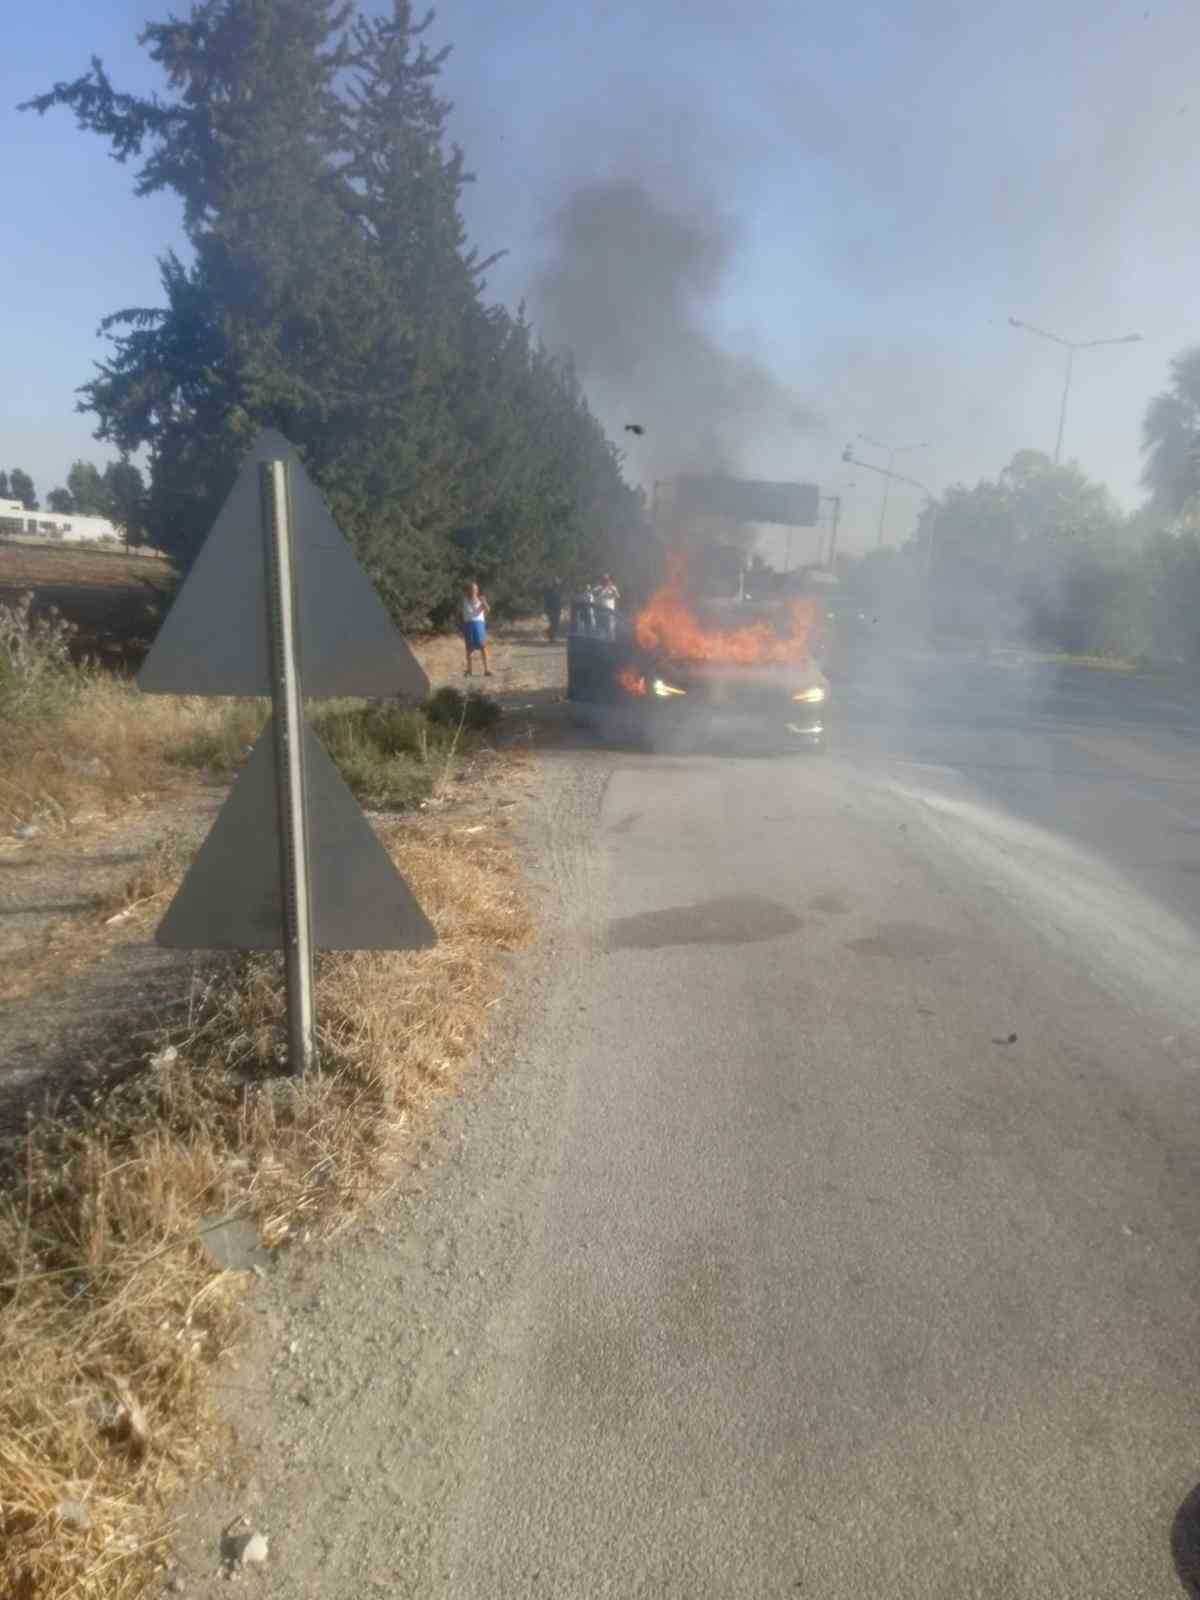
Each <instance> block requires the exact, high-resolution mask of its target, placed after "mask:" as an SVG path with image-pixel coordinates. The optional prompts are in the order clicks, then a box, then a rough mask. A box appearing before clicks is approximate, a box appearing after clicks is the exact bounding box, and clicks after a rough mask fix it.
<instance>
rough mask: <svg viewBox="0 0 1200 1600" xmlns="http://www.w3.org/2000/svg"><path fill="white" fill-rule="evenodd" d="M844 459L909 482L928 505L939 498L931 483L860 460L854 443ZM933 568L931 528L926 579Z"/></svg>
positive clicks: (883, 474) (888, 476)
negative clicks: (855, 451)
mask: <svg viewBox="0 0 1200 1600" xmlns="http://www.w3.org/2000/svg"><path fill="white" fill-rule="evenodd" d="M842 460H843V461H845V462H848V463H849V464H850V466H852V467H865V468H866V470H867V471H868V472H878V473H879V474H880V476H881V477H884V478H888V479H891V478H895V480H896V482H897V483H907V484H908V486H909V488H911V489H920V491H921V493H922V494H923V495H924V496H925V500H926V503H927V504H928V505H932V504H933V503H934V501H935V499H936V498H937V497H936V495H935V494H934V492H933V490H932V489H931V488H930V487H929V485H928V484H925V483H921V482H920V481H919V479H917V478H906V477H905V476H904V474H903V473H901V472H893V471H892V470H891V468H890V467H877V466H874V465H873V464H872V463H871V462H870V461H860V460H859V458H858V457H857V456H856V455H855V454H854V446H853V445H849V444H848V445H847V446H846V448H845V449H844V450H843V451H842ZM932 570H933V533H932V530H931V531H930V535H929V554H928V555H927V556H926V559H925V576H926V581H928V578H929V575H930V573H931V572H932Z"/></svg>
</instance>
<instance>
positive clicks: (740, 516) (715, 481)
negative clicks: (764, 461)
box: [674, 477, 821, 528]
mask: <svg viewBox="0 0 1200 1600" xmlns="http://www.w3.org/2000/svg"><path fill="white" fill-rule="evenodd" d="M820 496H821V491H820V489H819V488H818V487H817V485H816V484H815V483H766V482H763V481H761V480H760V479H757V478H725V477H681V478H680V479H679V480H678V484H677V487H676V492H675V507H674V509H675V511H676V513H677V514H682V515H685V516H686V515H688V514H689V513H701V514H704V513H707V514H708V515H709V516H720V517H731V518H732V519H733V520H734V521H735V522H778V523H782V524H784V525H785V526H788V527H793V528H813V527H816V524H817V516H818V513H819V511H820Z"/></svg>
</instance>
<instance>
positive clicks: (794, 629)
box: [634, 563, 816, 694]
mask: <svg viewBox="0 0 1200 1600" xmlns="http://www.w3.org/2000/svg"><path fill="white" fill-rule="evenodd" d="M786 616H787V621H788V624H789V631H788V632H786V633H785V632H783V631H781V630H780V629H779V628H776V627H775V626H773V625H772V624H771V623H769V622H753V623H748V624H746V625H745V626H743V627H740V628H706V627H705V626H704V625H703V623H701V622H700V620H699V618H698V617H697V616H696V615H695V613H694V612H693V611H692V609H691V607H690V605H689V604H688V602H687V599H686V597H685V595H684V592H683V567H682V565H681V564H680V563H676V564H675V565H673V567H672V568H671V570H670V571H669V573H668V576H667V581H666V583H664V584H663V585H662V587H661V588H660V589H658V590H656V591H655V593H654V594H653V595H652V596H651V597H650V601H649V603H648V604H647V605H646V607H645V608H644V610H642V611H640V612H639V613H638V616H637V620H636V622H635V623H634V630H635V632H636V635H637V641H638V643H639V644H640V645H641V646H642V648H643V649H645V650H653V651H655V652H656V653H657V654H659V655H665V656H667V657H669V658H671V659H672V660H675V661H720V662H727V663H732V664H734V665H737V666H743V667H753V666H764V665H766V664H768V663H771V662H802V661H805V660H807V658H808V655H809V637H810V635H811V633H812V630H813V627H814V625H815V623H816V606H815V604H814V602H813V601H812V600H793V601H791V602H790V604H789V605H788V607H787V611H786ZM635 692H640V693H642V694H644V693H645V682H644V680H643V686H642V689H641V690H640V691H635Z"/></svg>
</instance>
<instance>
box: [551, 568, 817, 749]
mask: <svg viewBox="0 0 1200 1600" xmlns="http://www.w3.org/2000/svg"><path fill="white" fill-rule="evenodd" d="M708 570H709V572H710V573H711V570H712V563H711V562H710V563H709V568H708ZM781 578H785V579H790V580H791V581H780V580H781ZM729 587H730V585H729V583H728V580H727V578H726V581H725V582H724V583H723V584H722V583H721V582H720V580H719V579H718V580H717V581H714V580H713V579H712V577H711V576H710V577H709V579H708V581H707V582H705V581H704V580H703V579H701V581H696V580H695V579H693V580H692V581H691V582H689V581H688V578H687V576H686V574H685V572H684V571H683V570H682V568H681V567H676V568H675V569H674V570H673V571H671V572H669V573H668V575H667V578H666V581H665V582H664V583H663V584H662V585H661V586H660V587H659V588H658V589H657V590H656V591H655V593H654V594H653V596H652V597H651V599H650V600H649V601H648V603H647V604H646V605H645V606H644V607H642V608H641V609H640V610H639V611H638V612H637V613H636V614H635V615H634V616H632V617H626V616H622V615H618V616H617V617H616V618H615V619H610V618H607V617H605V618H597V617H595V616H594V615H593V614H589V612H588V610H587V608H586V607H585V608H581V609H580V610H578V611H577V612H576V614H575V615H574V616H573V617H572V622H571V627H570V630H569V632H568V636H567V698H568V700H569V701H570V702H571V704H572V706H573V707H574V708H575V711H576V715H577V716H578V717H579V718H580V719H581V720H587V721H589V722H592V723H594V724H596V725H598V726H600V727H601V728H602V729H606V730H609V731H611V732H613V733H615V734H617V735H618V736H624V737H629V736H632V737H635V738H637V739H638V740H639V741H640V742H645V743H647V744H650V745H652V746H663V745H667V746H669V747H672V748H679V747H680V746H681V745H682V744H685V743H686V744H688V745H693V744H701V745H706V746H709V747H718V748H719V747H726V746H730V745H733V746H736V747H739V748H744V747H746V746H747V745H753V746H754V747H755V748H763V747H766V748H769V749H771V750H782V749H797V748H802V747H809V748H818V749H819V748H821V747H823V745H824V743H825V737H826V730H827V727H828V713H829V693H830V686H829V681H828V679H827V678H826V676H825V674H824V672H823V671H822V670H821V667H820V665H819V661H818V656H819V654H820V651H821V649H822V646H823V629H822V626H821V624H822V622H823V620H824V618H825V615H826V610H825V606H824V602H823V599H822V596H821V593H820V588H819V585H817V584H816V583H815V582H814V581H813V579H812V578H811V576H809V575H790V574H789V575H780V574H774V573H771V572H769V571H768V570H767V569H760V570H758V571H753V570H752V571H751V572H749V573H744V574H743V573H740V574H739V578H738V583H737V591H736V593H734V594H730V593H728V592H720V591H721V590H722V588H723V589H724V590H726V591H728V589H729Z"/></svg>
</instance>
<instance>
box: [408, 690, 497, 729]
mask: <svg viewBox="0 0 1200 1600" xmlns="http://www.w3.org/2000/svg"><path fill="white" fill-rule="evenodd" d="M425 715H426V716H427V717H428V718H429V721H430V722H432V723H433V724H434V725H435V726H438V727H445V728H465V729H466V730H468V731H469V732H471V733H483V732H485V731H486V730H487V729H488V728H494V727H495V725H496V723H497V722H499V720H500V717H501V711H500V707H499V706H498V705H497V704H496V702H495V701H494V700H489V699H488V697H487V695H485V694H479V693H478V692H476V691H474V690H473V691H472V692H471V693H470V694H468V695H464V694H463V692H462V690H461V689H455V688H453V687H451V686H450V685H449V684H447V685H446V686H445V688H442V689H438V690H437V691H436V692H435V693H434V694H432V695H431V696H430V697H429V700H428V701H427V702H426V705H425Z"/></svg>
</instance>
